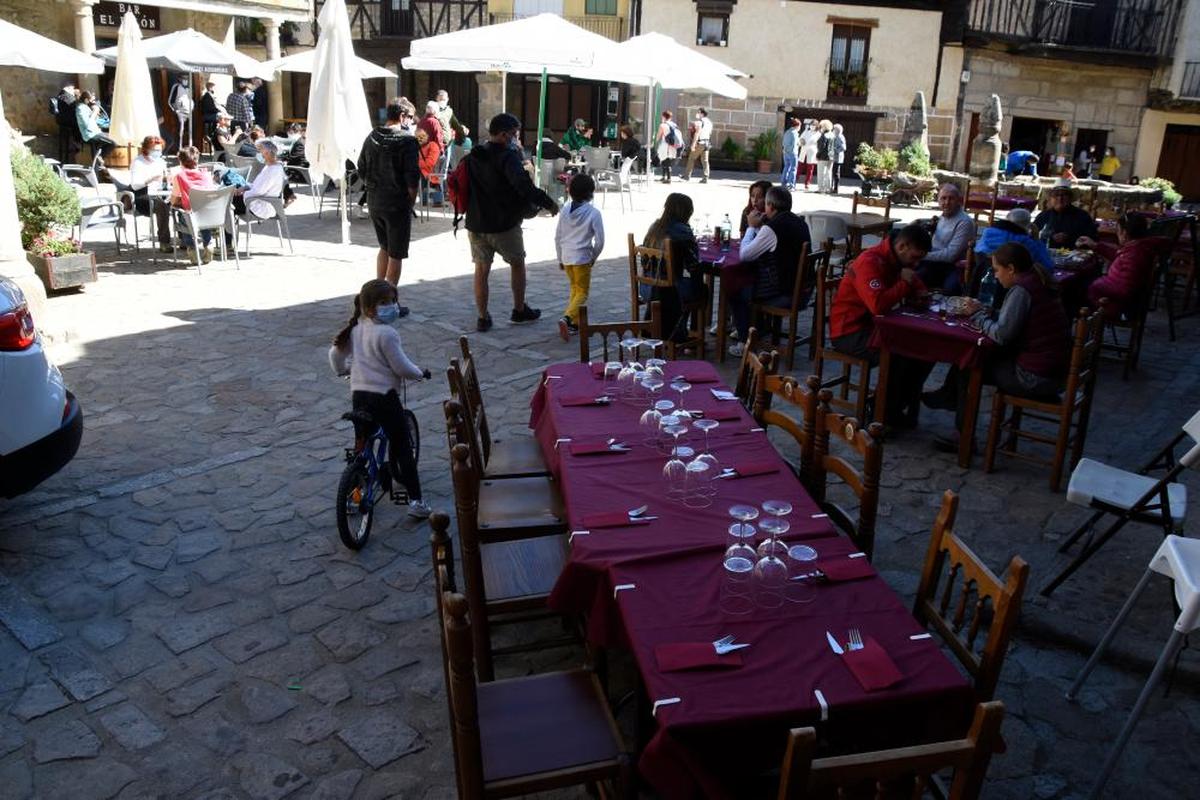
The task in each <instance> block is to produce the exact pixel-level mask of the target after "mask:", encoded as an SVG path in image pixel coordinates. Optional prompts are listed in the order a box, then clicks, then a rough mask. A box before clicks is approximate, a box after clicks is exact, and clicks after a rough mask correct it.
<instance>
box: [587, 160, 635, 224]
mask: <svg viewBox="0 0 1200 800" xmlns="http://www.w3.org/2000/svg"><path fill="white" fill-rule="evenodd" d="M633 162H634V159H632V158H627V159H625V160H624V161H622V162H621V169H620V171H618V172H613V171H611V170H606V171H604V172H598V173H596V188H597V189H599V190H600V191H602V192H604V198H603V199H602V200H601V201H600V207H601V208H603V207H604V204H605V203H606V202H607V201H608V192H609V190H612V191H615V192H616V193H617V197H618V198H619V199H620V201H621V213H622V214H624V213H625V195H626V194H628V195H629V210H630V211H633V177H632V174H631V173H632V171H633Z"/></svg>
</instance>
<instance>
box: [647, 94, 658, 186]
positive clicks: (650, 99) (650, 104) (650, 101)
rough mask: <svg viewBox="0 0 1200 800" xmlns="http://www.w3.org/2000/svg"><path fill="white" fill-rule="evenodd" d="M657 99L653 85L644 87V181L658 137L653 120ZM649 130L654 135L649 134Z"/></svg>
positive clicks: (648, 176) (656, 126) (649, 169)
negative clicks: (655, 139) (656, 137)
mask: <svg viewBox="0 0 1200 800" xmlns="http://www.w3.org/2000/svg"><path fill="white" fill-rule="evenodd" d="M657 99H658V97H657V95H655V93H654V84H653V83H651V84H650V85H649V86H647V87H646V180H647V181H649V180H650V175H651V174H652V173H651V159H652V152H653V150H654V137H655V136H657V135H658V133H657V131H658V125H657V124H656V122H655V120H657V119H658V103H657V102H656V101H657ZM651 130H653V131H654V133H651Z"/></svg>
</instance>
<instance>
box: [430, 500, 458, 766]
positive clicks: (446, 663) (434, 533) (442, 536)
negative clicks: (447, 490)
mask: <svg viewBox="0 0 1200 800" xmlns="http://www.w3.org/2000/svg"><path fill="white" fill-rule="evenodd" d="M429 529H430V531H431V533H430V535H429V548H430V551H431V552H430V555H431V556H432V561H433V585H434V597H435V600H436V607H437V614H438V621H439V622H440V623H441V624H440V625H439V626H438V632H439V634H440V635H439V637H438V638H439V639H440V641H441V644H442V680H443V681H444V683H445V687H446V706H447V710H448V711H449V712H450V740H451V744H452V745H453V749H454V767H455V777H456V778H457V772H458V746H457V738H456V737H455V733H454V705H453V703H452V701H451V697H450V654H449V652H448V650H447V649H446V628H445V621H446V616H445V610H444V609H443V607H442V603H443V597H444V595H445V593H448V592H455V591H457V589H456V588H455V583H454V545H453V544H452V543H451V541H450V517H449V516H448V515H447V514H446V513H445V512H443V511H435V512H433V514H431V515H430V517H429Z"/></svg>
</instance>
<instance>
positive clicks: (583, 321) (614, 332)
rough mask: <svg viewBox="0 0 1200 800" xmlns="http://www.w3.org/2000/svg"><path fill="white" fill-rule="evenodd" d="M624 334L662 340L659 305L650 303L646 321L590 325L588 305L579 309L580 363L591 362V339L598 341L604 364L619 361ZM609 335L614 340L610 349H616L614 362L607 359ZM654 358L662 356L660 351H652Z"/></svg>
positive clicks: (659, 349)
mask: <svg viewBox="0 0 1200 800" xmlns="http://www.w3.org/2000/svg"><path fill="white" fill-rule="evenodd" d="M626 335H629V336H634V337H637V338H641V339H657V340H659V341H662V304H661V303H660V302H659V301H657V300H655V301H653V302H652V303H650V311H649V313H648V314H647V318H646V319H636V318H635V319H632V320H629V321H627V322H591V321H589V320H588V310H587V306H580V307H579V361H580V363H582V364H587V363H589V362H590V361H591V360H592V348H591V345H592V337H593V336H595V337H598V338H599V339H600V352H601V355H602V356H603V358H604V360H605V361H611V360H617V361H619V360H621V339H623V338H624V337H625V336H626ZM609 336H612V337H613V342H612V346H613V348H614V349H616V356H617V357H616V359H611V358H609V349H608V348H609ZM654 355H656V356H660V355H662V348H658V349H656V350H655V351H654Z"/></svg>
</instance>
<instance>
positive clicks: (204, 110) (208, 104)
mask: <svg viewBox="0 0 1200 800" xmlns="http://www.w3.org/2000/svg"><path fill="white" fill-rule="evenodd" d="M220 111H221V108H220V106H219V105H218V103H217V85H216V84H215V83H213V82H212V81H209V82H208V83H206V84H205V85H204V94H202V95H200V118H201V119H203V120H204V136H205V137H206V138H207V139H208V141H209V143H210V144H211V145H212V148H213V150H214V151H216V150H217V114H219V113H220Z"/></svg>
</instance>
